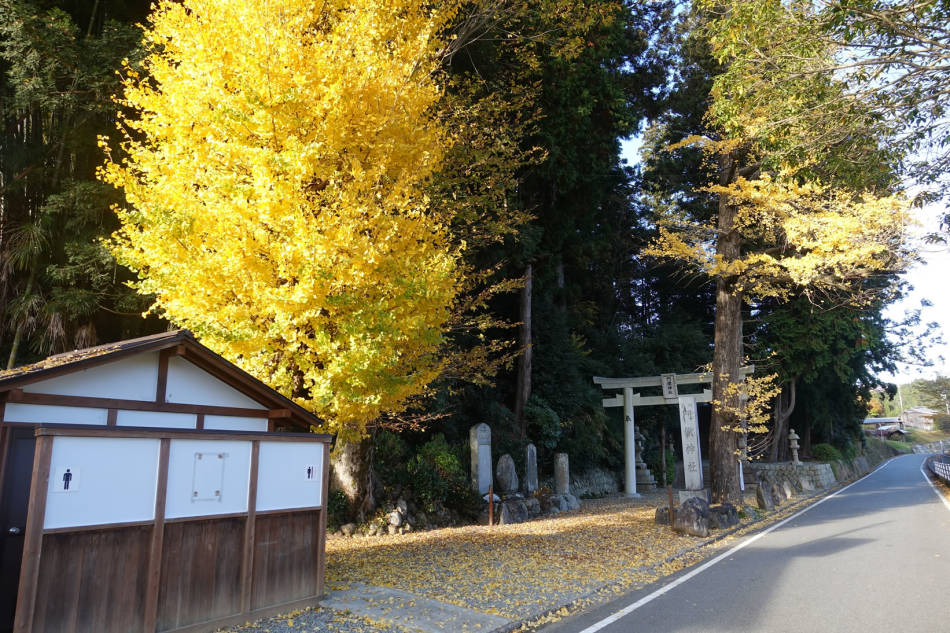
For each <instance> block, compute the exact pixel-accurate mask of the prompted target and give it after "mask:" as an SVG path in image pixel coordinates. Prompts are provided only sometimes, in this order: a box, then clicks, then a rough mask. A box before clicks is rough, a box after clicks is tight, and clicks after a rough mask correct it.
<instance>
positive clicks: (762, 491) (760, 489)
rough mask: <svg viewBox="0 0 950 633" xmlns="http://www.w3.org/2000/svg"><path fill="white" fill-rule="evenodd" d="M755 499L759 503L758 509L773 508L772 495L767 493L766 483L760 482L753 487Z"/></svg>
mask: <svg viewBox="0 0 950 633" xmlns="http://www.w3.org/2000/svg"><path fill="white" fill-rule="evenodd" d="M755 501H756V503H757V504H759V509H760V510H774V509H775V502H774V501H773V500H772V495H771V494H769V490H768V484H766V483H764V482H761V483H759V485H758V486H756V487H755Z"/></svg>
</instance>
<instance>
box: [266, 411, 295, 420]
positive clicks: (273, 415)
mask: <svg viewBox="0 0 950 633" xmlns="http://www.w3.org/2000/svg"><path fill="white" fill-rule="evenodd" d="M291 415H293V414H292V412H291V411H290V409H271V410H270V411H268V412H267V417H268V418H270V419H271V420H276V419H281V418H289V417H290V416H291Z"/></svg>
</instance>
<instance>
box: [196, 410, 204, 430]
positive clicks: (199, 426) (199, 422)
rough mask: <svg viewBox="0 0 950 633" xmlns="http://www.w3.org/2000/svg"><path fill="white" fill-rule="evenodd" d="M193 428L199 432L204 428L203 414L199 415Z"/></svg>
mask: <svg viewBox="0 0 950 633" xmlns="http://www.w3.org/2000/svg"><path fill="white" fill-rule="evenodd" d="M195 428H196V429H198V430H199V431H201V430H203V429H204V428H205V414H204V413H199V414H198V418H197V420H195Z"/></svg>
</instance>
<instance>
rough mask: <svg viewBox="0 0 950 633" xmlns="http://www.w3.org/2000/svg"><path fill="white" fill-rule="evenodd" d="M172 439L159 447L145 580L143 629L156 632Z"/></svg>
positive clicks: (150, 632)
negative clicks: (153, 511) (153, 515)
mask: <svg viewBox="0 0 950 633" xmlns="http://www.w3.org/2000/svg"><path fill="white" fill-rule="evenodd" d="M170 450H171V440H170V439H168V438H167V437H164V438H162V440H161V444H160V445H159V449H158V481H157V482H156V489H155V519H154V522H153V523H152V542H151V544H150V546H149V550H148V576H147V577H146V580H145V609H144V614H143V616H142V630H143V631H145V633H154V631H155V629H156V627H157V626H158V597H159V593H160V591H161V582H162V550H163V547H164V544H165V499H166V498H167V496H168V455H169V453H170Z"/></svg>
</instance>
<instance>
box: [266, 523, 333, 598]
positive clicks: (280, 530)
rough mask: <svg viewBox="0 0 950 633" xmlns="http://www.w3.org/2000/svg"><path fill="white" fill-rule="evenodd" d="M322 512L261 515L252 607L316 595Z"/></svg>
mask: <svg viewBox="0 0 950 633" xmlns="http://www.w3.org/2000/svg"><path fill="white" fill-rule="evenodd" d="M321 512H322V511H321V510H315V511H313V512H296V513H291V514H280V515H269V516H259V517H257V519H256V522H255V536H254V541H255V547H254V568H253V574H252V575H253V586H252V592H251V594H252V595H251V609H252V610H256V609H261V608H264V607H267V606H270V605H273V604H277V603H280V602H283V601H285V600H296V599H304V598H307V597H309V596H312V595H314V592H315V586H314V585H315V582H314V579H315V577H316V574H317V568H318V557H317V556H316V555H315V554H316V553H315V552H314V542H315V534H316V533H317V532H318V531H319V529H318V528H319V520H320V517H319V514H320V513H321Z"/></svg>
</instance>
